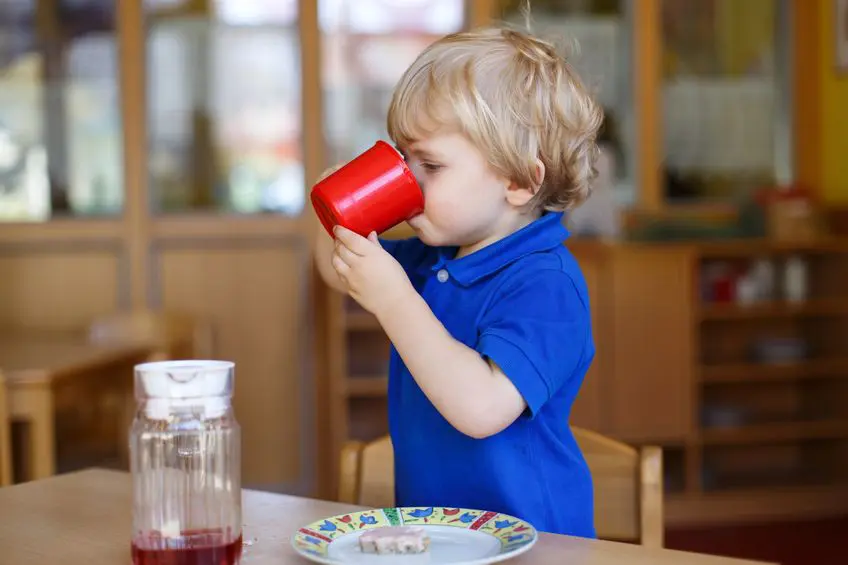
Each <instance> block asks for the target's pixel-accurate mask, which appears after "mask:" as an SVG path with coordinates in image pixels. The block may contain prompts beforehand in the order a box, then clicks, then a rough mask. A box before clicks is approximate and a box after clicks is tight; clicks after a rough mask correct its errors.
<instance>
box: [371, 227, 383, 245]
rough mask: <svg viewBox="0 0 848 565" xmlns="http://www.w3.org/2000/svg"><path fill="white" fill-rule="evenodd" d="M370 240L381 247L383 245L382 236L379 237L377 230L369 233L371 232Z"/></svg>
mask: <svg viewBox="0 0 848 565" xmlns="http://www.w3.org/2000/svg"><path fill="white" fill-rule="evenodd" d="M368 241H370V242H371V243H373V244H375V245H378V246H380V247H383V246H382V245H381V244H380V238H379V237H377V232H375V231H372V232H371V233H369V234H368Z"/></svg>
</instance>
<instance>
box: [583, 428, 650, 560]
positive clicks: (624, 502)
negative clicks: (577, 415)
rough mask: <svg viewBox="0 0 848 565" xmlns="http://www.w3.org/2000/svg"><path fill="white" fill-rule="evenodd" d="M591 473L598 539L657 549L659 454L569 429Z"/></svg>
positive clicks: (597, 435)
mask: <svg viewBox="0 0 848 565" xmlns="http://www.w3.org/2000/svg"><path fill="white" fill-rule="evenodd" d="M571 430H572V432H573V433H574V437H575V439H576V440H577V443H578V444H579V445H580V450H581V451H582V452H583V456H584V457H585V458H586V462H587V463H588V465H589V469H590V470H591V472H592V483H593V487H594V491H595V530H596V532H597V535H598V537H599V538H602V539H606V540H614V541H633V542H638V543H641V544H642V545H645V546H650V547H662V546H663V537H664V536H663V532H664V518H663V470H662V450H661V449H660V448H658V447H642V448H641V449H635V448H633V447H631V446H629V445H627V444H624V443H621V442H619V441H616V440H614V439H611V438H609V437H606V436H603V435H601V434H598V433H596V432H592V431H589V430H585V429H582V428H578V427H574V426H572V428H571Z"/></svg>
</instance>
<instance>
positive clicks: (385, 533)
mask: <svg viewBox="0 0 848 565" xmlns="http://www.w3.org/2000/svg"><path fill="white" fill-rule="evenodd" d="M359 547H360V548H361V549H362V551H363V552H364V553H379V554H400V555H406V554H412V553H424V552H425V551H427V550H428V549H429V548H430V538H429V537H428V536H427V534H426V533H424V528H417V527H414V526H386V527H383V528H374V529H373V530H367V531H365V532H362V535H360V536H359Z"/></svg>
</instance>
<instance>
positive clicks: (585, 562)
mask: <svg viewBox="0 0 848 565" xmlns="http://www.w3.org/2000/svg"><path fill="white" fill-rule="evenodd" d="M243 505H244V507H243V509H244V538H245V540H246V543H247V544H248V545H247V546H246V547H245V548H244V559H243V560H242V563H243V564H244V565H305V564H307V563H309V562H308V561H307V560H305V559H303V558H301V557H300V556H299V555H297V554H296V553H295V552H294V550H293V549H292V548H291V545H290V542H289V539H290V537H291V534H292V533H293V532H294V531H295V530H297V529H298V528H299V527H301V526H303V525H305V524H308V523H310V522H313V521H315V520H318V519H320V518H323V517H326V516H332V515H336V514H342V513H347V512H353V511H355V510H358V509H359V508H357V507H354V506H350V505H346V504H338V503H333V502H321V501H317V500H311V499H306V498H298V497H292V496H284V495H279V494H270V493H263V492H256V491H249V490H245V491H244V497H243ZM131 508H132V500H131V484H130V476H129V474H127V473H121V472H117V471H103V470H89V471H81V472H78V473H72V474H67V475H61V476H58V477H54V478H50V479H45V480H41V481H34V482H30V483H26V484H22V485H16V486H12V487H6V488H2V489H0V561H2V562H3V563H9V564H10V565H11V564H14V565H56V564H57V563H62V564H65V565H125V564H128V563H129V559H130V556H129V537H130V532H131ZM508 563H511V564H512V563H514V564H515V565H529V564H533V565H754V562H753V561H741V560H736V559H725V558H720V557H710V556H706V555H696V554H690V553H682V552H677V551H669V550H658V549H645V548H642V547H640V546H635V545H629V544H621V543H611V542H602V541H595V540H584V539H578V538H570V537H566V536H557V535H552V534H541V535H540V538H539V541H538V542H537V544H536V545H535V546H534V547H533V548H532V549H531V550H530V551H529V552H528V553H526V554H524V555H523V556H520V557H518V558H516V559H514V560H512V561H509V562H508Z"/></svg>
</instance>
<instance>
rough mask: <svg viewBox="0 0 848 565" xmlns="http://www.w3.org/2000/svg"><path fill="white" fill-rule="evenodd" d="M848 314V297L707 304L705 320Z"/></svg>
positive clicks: (704, 314) (703, 306)
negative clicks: (799, 300) (743, 303)
mask: <svg viewBox="0 0 848 565" xmlns="http://www.w3.org/2000/svg"><path fill="white" fill-rule="evenodd" d="M846 314H848V299H844V298H832V299H815V300H806V301H804V302H798V303H792V302H764V303H760V304H750V305H741V304H705V305H702V306H701V308H700V316H701V320H703V321H733V320H754V319H768V318H796V317H836V316H844V315H846Z"/></svg>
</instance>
